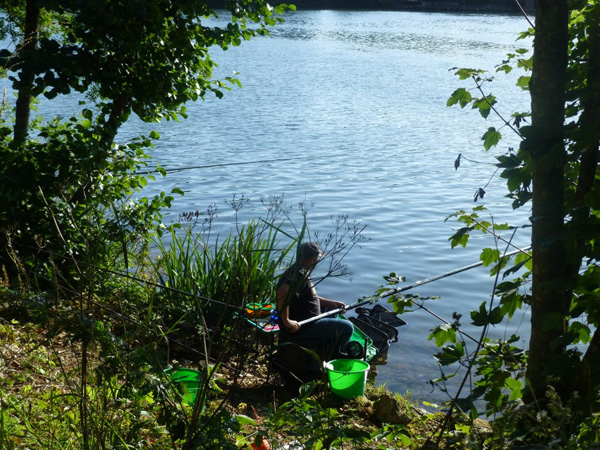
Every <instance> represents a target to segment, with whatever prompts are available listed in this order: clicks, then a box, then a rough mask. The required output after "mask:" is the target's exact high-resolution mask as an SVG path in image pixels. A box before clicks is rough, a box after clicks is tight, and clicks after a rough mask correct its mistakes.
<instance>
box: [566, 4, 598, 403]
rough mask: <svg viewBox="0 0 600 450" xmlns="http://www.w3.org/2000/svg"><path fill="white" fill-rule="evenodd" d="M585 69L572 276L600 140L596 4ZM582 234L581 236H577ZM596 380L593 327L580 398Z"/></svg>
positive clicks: (578, 261) (581, 248) (579, 252)
mask: <svg viewBox="0 0 600 450" xmlns="http://www.w3.org/2000/svg"><path fill="white" fill-rule="evenodd" d="M588 21H589V23H588V30H589V35H588V36H589V37H588V46H589V54H588V69H587V89H586V93H585V96H582V106H583V112H582V113H581V118H580V121H579V127H578V128H580V129H581V130H583V131H584V132H583V136H584V138H585V139H586V140H585V141H584V142H583V143H582V144H583V154H582V156H581V162H580V166H579V177H578V180H577V181H578V182H577V191H576V195H575V205H574V211H573V219H572V226H573V232H572V234H573V236H574V238H573V241H574V242H575V245H574V249H573V264H572V267H571V270H572V272H573V276H577V273H578V271H579V267H580V265H581V261H582V258H583V257H584V256H585V253H584V252H585V244H586V239H585V238H587V239H588V240H589V238H590V237H589V236H587V235H586V234H583V233H581V231H582V230H585V229H586V225H588V223H587V221H588V220H589V217H590V207H589V206H587V205H586V202H585V197H586V195H587V194H588V193H589V192H591V191H592V189H593V188H594V183H596V171H597V169H598V150H599V142H600V5H597V6H596V7H595V8H594V9H593V10H592V12H591V14H589V16H588ZM582 235H583V236H584V237H581V236H582ZM598 383H600V331H599V330H598V329H596V330H595V331H594V335H593V337H592V341H591V343H590V345H589V346H588V348H587V350H586V353H585V355H584V358H583V361H582V368H581V370H580V385H579V386H578V389H580V392H581V394H582V396H583V397H588V400H593V397H592V398H590V396H592V395H593V390H592V386H597V385H598Z"/></svg>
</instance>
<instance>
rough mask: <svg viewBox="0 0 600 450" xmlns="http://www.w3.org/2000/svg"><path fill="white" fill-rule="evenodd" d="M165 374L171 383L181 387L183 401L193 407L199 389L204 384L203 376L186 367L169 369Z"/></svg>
mask: <svg viewBox="0 0 600 450" xmlns="http://www.w3.org/2000/svg"><path fill="white" fill-rule="evenodd" d="M165 373H166V374H167V375H168V376H169V379H170V380H171V383H173V384H175V385H177V386H178V387H180V392H181V395H182V397H183V401H184V402H185V403H187V404H188V405H193V404H194V402H195V401H196V395H198V389H199V388H200V383H201V382H202V374H201V373H200V372H198V371H197V370H194V369H188V368H185V367H182V368H179V369H167V370H165Z"/></svg>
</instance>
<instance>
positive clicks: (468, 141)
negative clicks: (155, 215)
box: [121, 11, 530, 402]
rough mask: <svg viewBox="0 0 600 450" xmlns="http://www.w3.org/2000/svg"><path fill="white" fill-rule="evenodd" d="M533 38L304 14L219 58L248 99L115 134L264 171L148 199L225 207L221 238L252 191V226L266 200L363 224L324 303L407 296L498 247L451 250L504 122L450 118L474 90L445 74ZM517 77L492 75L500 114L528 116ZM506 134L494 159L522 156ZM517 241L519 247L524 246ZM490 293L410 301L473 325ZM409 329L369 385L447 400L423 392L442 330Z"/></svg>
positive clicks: (479, 281) (319, 220)
mask: <svg viewBox="0 0 600 450" xmlns="http://www.w3.org/2000/svg"><path fill="white" fill-rule="evenodd" d="M526 27H527V23H526V22H525V21H524V19H522V18H520V17H516V16H515V17H508V16H497V15H495V16H486V15H453V14H424V13H403V12H334V11H309V12H297V13H294V14H290V15H289V16H287V19H286V23H285V24H282V25H280V26H277V27H276V28H275V29H274V30H273V31H272V36H271V37H270V38H259V39H255V40H253V41H251V42H247V43H244V44H242V45H241V46H240V47H237V48H232V49H230V50H228V51H227V52H220V51H219V52H217V53H214V56H213V57H214V59H215V60H216V61H217V62H218V63H219V66H220V67H219V71H218V73H219V74H220V75H221V76H223V77H224V76H230V75H232V74H233V73H234V72H236V73H239V75H238V78H239V79H240V81H241V82H242V84H243V88H242V89H238V88H234V89H233V90H232V91H230V92H226V93H225V96H224V98H223V99H216V98H207V100H206V101H204V102H198V103H196V104H191V105H189V107H188V112H189V119H188V120H185V121H182V122H181V123H179V124H177V123H168V124H160V125H158V126H149V125H145V124H140V123H138V122H136V121H131V123H129V124H128V126H127V128H126V130H124V132H123V133H122V134H121V136H122V137H127V136H128V135H129V134H135V133H139V132H144V133H147V132H148V131H149V130H151V129H156V130H158V131H159V132H160V134H161V139H160V140H159V141H158V142H157V144H156V147H155V149H154V150H153V156H154V158H155V159H156V160H157V161H158V162H159V163H160V164H161V165H162V166H163V167H165V168H168V169H172V168H177V167H188V166H198V165H213V164H223V163H237V162H251V161H259V160H260V161H267V162H261V163H254V164H246V165H229V166H219V167H211V168H204V169H194V170H183V171H180V172H174V173H171V174H170V175H169V176H168V177H167V178H166V179H160V180H158V181H157V183H155V185H154V186H152V187H151V189H162V190H169V189H171V188H172V187H175V186H178V187H181V188H182V189H183V190H184V191H185V196H184V197H182V198H180V199H178V200H177V202H176V204H175V205H174V208H173V211H172V217H176V215H177V214H178V213H180V212H183V211H189V210H195V209H200V210H203V209H205V208H206V207H207V206H208V205H209V204H217V205H218V206H219V209H220V210H222V211H223V212H224V214H223V216H222V217H221V222H219V223H220V225H219V226H223V227H226V226H227V225H226V224H227V223H230V222H231V214H230V213H229V215H228V214H225V212H227V211H228V207H227V206H226V205H225V203H224V200H225V199H230V198H231V197H232V195H234V194H238V195H239V194H242V193H243V194H245V195H246V196H248V197H249V198H251V199H252V200H253V202H252V204H251V205H250V206H249V207H248V208H247V209H244V210H243V214H245V216H244V217H250V216H253V215H255V214H263V213H264V210H262V209H261V208H260V202H259V199H260V198H261V197H267V196H269V195H283V196H284V199H285V202H286V203H287V204H290V205H296V204H297V203H298V202H299V201H307V202H309V203H311V202H312V203H314V207H313V208H312V210H311V212H310V213H309V225H310V227H311V229H312V230H313V231H314V230H321V231H322V232H327V231H328V230H330V229H331V222H330V216H331V215H337V214H341V213H348V214H349V215H350V217H351V218H353V219H357V220H360V221H362V222H365V223H367V224H368V227H367V228H366V230H365V232H364V234H365V236H366V237H367V238H368V239H369V240H368V241H367V242H365V243H364V244H363V245H362V246H361V247H360V248H355V249H354V250H353V251H352V252H351V253H350V254H349V255H348V256H347V259H346V262H347V264H348V265H349V268H350V270H351V272H352V273H353V275H352V276H351V278H345V279H340V278H335V279H328V280H325V281H324V282H323V283H321V284H320V285H319V290H320V293H321V294H322V295H324V296H326V297H331V298H337V299H341V300H344V301H346V302H349V303H350V302H353V301H355V300H356V299H357V298H359V297H362V296H364V295H371V294H372V293H373V292H374V291H375V289H376V288H377V287H378V286H379V285H380V284H381V282H382V281H383V280H382V278H381V277H382V276H383V275H385V274H388V273H389V272H391V271H395V272H397V273H398V274H401V275H404V276H405V277H406V280H407V283H413V282H416V281H418V280H423V279H426V278H429V277H431V276H434V275H437V274H442V273H445V272H447V271H450V270H453V269H456V268H458V267H461V266H465V265H468V264H471V263H473V262H476V261H477V260H478V254H479V251H480V249H481V248H482V247H484V246H490V245H492V242H491V241H489V240H487V239H477V240H474V241H473V242H472V243H471V244H470V245H469V246H468V247H467V248H466V249H458V248H457V249H451V248H450V244H449V242H448V237H449V236H450V235H451V234H452V232H453V231H452V230H453V228H456V226H457V224H456V223H455V222H453V221H445V218H446V217H447V216H448V215H450V214H451V213H453V212H454V211H456V210H459V209H469V208H471V207H472V206H473V194H474V192H475V190H476V189H477V188H479V187H483V186H485V185H486V183H488V181H489V180H490V177H491V176H492V174H493V171H494V167H493V166H491V163H492V162H493V158H492V156H493V155H492V154H486V153H485V152H484V150H483V148H482V146H481V135H482V133H483V132H484V131H485V130H486V129H487V127H489V126H497V127H498V126H500V125H501V123H500V121H499V120H498V119H496V118H493V117H491V116H490V118H488V120H487V121H484V120H483V119H482V118H481V117H480V116H479V114H478V113H477V112H474V111H473V112H471V111H466V110H461V109H459V108H457V107H453V108H447V107H446V100H447V98H448V97H449V96H450V94H451V93H452V92H453V91H454V90H455V89H456V88H457V87H459V86H467V87H472V86H471V85H469V84H468V82H461V81H459V80H458V79H457V78H456V77H455V76H454V75H453V71H452V70H450V69H452V68H453V67H457V66H458V67H477V68H484V69H488V70H491V71H492V72H493V69H494V66H495V65H497V64H499V63H500V62H501V61H502V60H503V59H504V57H505V55H506V54H507V53H509V52H512V51H514V49H515V48H517V47H526V46H528V45H530V44H529V43H528V42H523V41H519V42H517V41H516V37H517V34H518V33H519V32H520V31H523V30H525V29H526ZM514 80H515V77H514V76H512V77H506V76H503V75H498V76H497V79H496V80H495V81H494V82H493V83H492V84H491V85H490V89H491V91H492V92H493V93H494V94H495V95H496V96H497V97H498V99H499V103H498V108H499V110H500V111H501V112H502V113H503V114H505V115H506V116H510V114H511V113H512V112H514V111H517V110H519V111H521V110H526V109H527V107H528V99H527V95H526V94H524V93H521V92H520V90H519V89H518V88H515V87H513V83H514ZM502 133H503V135H504V136H505V139H504V140H503V141H502V142H501V149H500V150H502V151H504V150H506V148H507V147H510V146H517V145H518V141H517V140H516V139H515V137H514V136H512V135H511V134H510V132H509V131H508V130H506V129H503V130H502ZM459 153H461V154H462V155H463V156H464V157H466V158H468V159H470V160H473V161H477V162H478V163H474V162H468V161H464V160H463V164H462V165H461V167H460V168H459V170H457V171H455V170H454V161H455V159H456V157H457V155H458V154H459ZM486 192H487V194H486V197H485V201H486V204H487V206H488V207H490V208H491V210H492V211H493V212H494V215H495V218H496V219H497V220H511V221H514V222H516V223H525V222H526V220H527V211H521V212H519V213H518V214H515V213H513V212H512V211H511V208H510V202H509V201H508V200H507V199H505V198H504V197H503V196H504V195H505V188H504V185H503V182H502V180H500V179H498V178H494V179H492V181H491V183H490V185H489V186H487V187H486ZM252 205H255V206H252ZM252 208H254V209H252ZM519 233H521V234H517V237H516V239H517V241H518V242H519V243H521V244H523V243H525V242H526V241H527V236H526V235H525V234H524V233H525V232H523V231H521V232H519ZM491 289H492V281H490V279H489V278H488V276H487V275H486V272H485V270H483V269H473V270H470V271H467V272H464V273H462V274H460V275H455V276H452V277H448V278H445V279H443V280H440V281H437V282H435V283H431V284H428V285H427V286H424V287H422V288H420V289H416V290H415V291H413V293H416V294H419V295H423V296H426V295H431V296H440V297H441V299H439V300H437V301H435V302H432V303H431V304H430V305H429V307H430V309H431V310H432V311H433V312H435V313H436V314H438V315H439V316H441V317H443V318H445V319H447V320H452V313H453V312H454V311H457V312H459V313H461V314H463V319H462V320H461V322H462V323H463V324H464V325H465V326H467V328H469V327H468V324H469V322H470V320H469V319H468V315H469V313H468V312H469V310H471V309H477V308H478V307H479V304H480V303H481V302H482V301H483V300H485V299H487V298H489V296H490V291H491ZM404 318H405V320H406V321H407V322H408V325H407V326H405V327H402V328H401V329H400V341H399V342H398V343H395V344H393V345H392V347H391V348H390V351H389V354H388V358H387V364H386V365H383V366H378V368H377V378H376V380H377V382H378V383H381V384H383V383H386V384H387V385H388V386H389V387H390V388H392V389H395V390H398V391H400V392H405V391H411V392H413V398H414V399H427V400H429V401H434V402H438V401H440V400H443V399H444V398H445V397H444V396H443V394H441V393H440V392H439V391H435V392H431V389H430V386H429V384H428V380H429V379H431V378H435V377H437V376H439V370H438V368H437V366H436V364H435V361H434V359H433V357H432V354H433V353H434V351H435V347H434V346H433V344H432V343H431V342H430V341H428V339H427V337H428V335H429V330H430V329H431V328H432V327H433V326H435V325H437V324H439V323H440V322H439V321H438V319H436V318H435V317H433V316H432V315H431V314H429V313H427V312H425V311H423V310H420V311H417V312H415V313H413V314H410V315H407V316H405V317H404ZM519 320H523V322H524V323H526V322H527V320H528V319H527V318H526V317H525V318H522V319H521V318H519V319H517V323H514V324H511V325H510V326H509V327H508V328H505V327H504V326H502V327H498V328H497V329H495V330H493V332H494V333H496V334H497V335H503V334H504V333H508V332H513V331H514V330H516V329H517V328H518V327H519V326H520V323H518V321H519ZM523 326H524V325H523ZM520 329H521V330H524V328H523V327H522V326H521V328H520ZM470 331H472V332H473V333H477V331H476V330H470ZM524 334H526V333H524Z"/></svg>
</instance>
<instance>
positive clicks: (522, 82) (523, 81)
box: [517, 75, 531, 91]
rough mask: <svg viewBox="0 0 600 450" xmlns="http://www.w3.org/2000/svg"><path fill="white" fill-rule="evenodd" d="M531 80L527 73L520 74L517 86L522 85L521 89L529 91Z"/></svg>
mask: <svg viewBox="0 0 600 450" xmlns="http://www.w3.org/2000/svg"><path fill="white" fill-rule="evenodd" d="M530 81H531V77H530V76H525V75H523V76H520V77H519V79H518V80H517V86H518V87H520V88H521V89H523V90H524V91H528V90H529V82H530Z"/></svg>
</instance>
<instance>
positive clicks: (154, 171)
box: [138, 156, 306, 175]
mask: <svg viewBox="0 0 600 450" xmlns="http://www.w3.org/2000/svg"><path fill="white" fill-rule="evenodd" d="M294 159H306V157H305V156H296V157H294V158H283V159H281V158H277V159H259V160H256V161H239V162H231V163H216V164H204V165H201V166H186V167H173V168H170V169H164V168H163V169H162V170H158V169H157V170H146V171H144V172H138V173H139V174H140V175H150V174H153V173H158V172H162V171H164V172H167V173H170V172H181V171H183V170H192V169H210V168H213V167H225V166H244V165H247V164H260V163H271V162H280V161H293V160H294Z"/></svg>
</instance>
